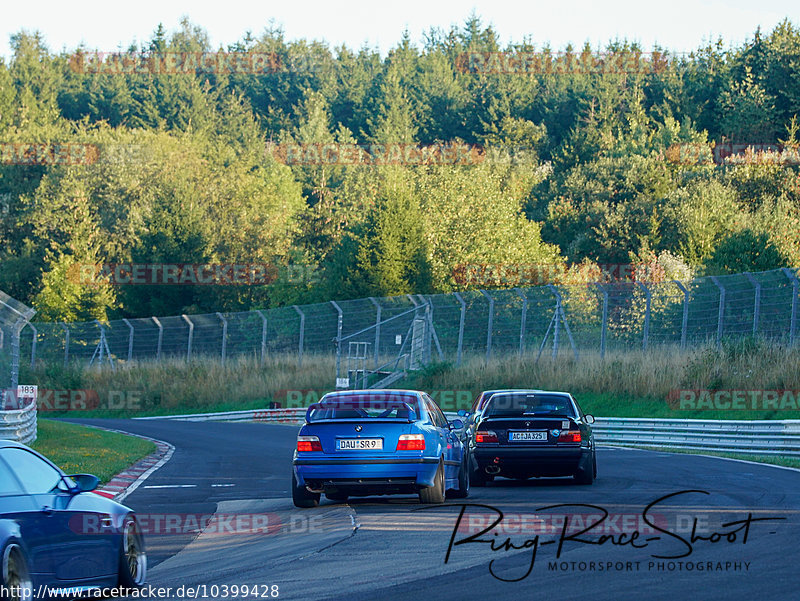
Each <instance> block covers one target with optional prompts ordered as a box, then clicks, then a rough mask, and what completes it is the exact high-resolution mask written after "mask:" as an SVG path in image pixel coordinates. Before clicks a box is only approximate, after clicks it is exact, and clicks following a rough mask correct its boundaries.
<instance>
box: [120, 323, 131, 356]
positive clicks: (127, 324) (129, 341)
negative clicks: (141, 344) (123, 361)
mask: <svg viewBox="0 0 800 601" xmlns="http://www.w3.org/2000/svg"><path fill="white" fill-rule="evenodd" d="M122 321H123V322H124V323H125V325H126V326H128V362H130V361H131V360H132V359H133V325H131V322H129V321H128V320H127V319H123V320H122Z"/></svg>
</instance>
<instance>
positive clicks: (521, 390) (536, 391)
mask: <svg viewBox="0 0 800 601" xmlns="http://www.w3.org/2000/svg"><path fill="white" fill-rule="evenodd" d="M516 393H523V394H531V393H533V394H563V395H566V396H572V395H570V393H568V392H562V391H560V390H541V389H539V388H499V389H497V390H484V391H483V394H484V395H487V394H491V395H494V394H516Z"/></svg>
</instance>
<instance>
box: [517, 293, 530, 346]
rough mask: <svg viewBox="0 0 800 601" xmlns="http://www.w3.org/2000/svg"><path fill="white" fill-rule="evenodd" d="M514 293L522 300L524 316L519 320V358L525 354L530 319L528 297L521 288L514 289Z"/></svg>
mask: <svg viewBox="0 0 800 601" xmlns="http://www.w3.org/2000/svg"><path fill="white" fill-rule="evenodd" d="M514 291H515V292H516V293H517V294H518V295H519V297H520V298H521V299H522V315H520V318H519V356H520V357H522V355H523V354H524V353H525V326H526V323H525V322H526V320H527V318H528V297H527V296H525V293H524V292H523V291H522V289H520V288H514Z"/></svg>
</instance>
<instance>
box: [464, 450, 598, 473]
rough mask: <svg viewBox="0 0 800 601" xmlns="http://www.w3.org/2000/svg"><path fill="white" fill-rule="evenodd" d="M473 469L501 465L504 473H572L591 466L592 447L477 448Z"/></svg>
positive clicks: (474, 454) (474, 451) (481, 469)
mask: <svg viewBox="0 0 800 601" xmlns="http://www.w3.org/2000/svg"><path fill="white" fill-rule="evenodd" d="M472 456H473V457H474V463H473V468H475V469H479V470H480V471H485V469H486V467H487V466H490V465H495V466H497V467H499V468H500V475H504V474H508V473H511V474H519V475H524V476H570V475H572V474H575V473H577V472H579V471H582V470H584V469H591V468H590V467H589V466H591V465H592V449H591V448H588V447H565V448H556V447H547V448H544V447H538V448H537V447H509V446H503V445H500V446H496V447H476V448H474V449H473V451H472Z"/></svg>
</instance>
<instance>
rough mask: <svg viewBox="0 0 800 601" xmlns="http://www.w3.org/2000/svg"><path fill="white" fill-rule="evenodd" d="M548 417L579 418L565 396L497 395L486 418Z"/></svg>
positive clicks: (487, 409)
mask: <svg viewBox="0 0 800 601" xmlns="http://www.w3.org/2000/svg"><path fill="white" fill-rule="evenodd" d="M534 415H536V416H542V417H546V416H548V415H557V416H566V417H577V416H576V415H575V409H574V408H573V406H572V401H571V400H570V398H569V397H568V396H566V395H563V394H546V393H545V394H532V393H527V394H495V395H494V396H492V398H491V399H490V400H489V402H488V404H487V406H486V411H485V412H484V416H485V417H529V416H534Z"/></svg>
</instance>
